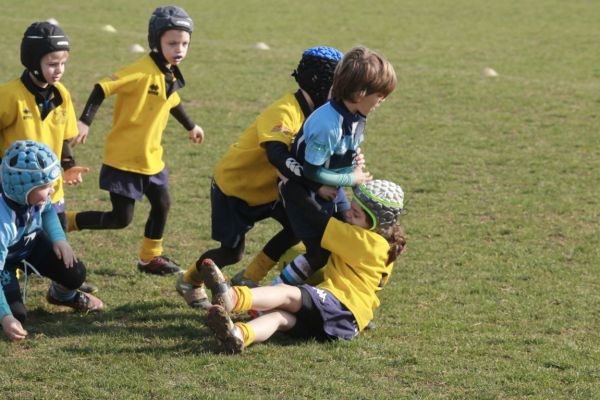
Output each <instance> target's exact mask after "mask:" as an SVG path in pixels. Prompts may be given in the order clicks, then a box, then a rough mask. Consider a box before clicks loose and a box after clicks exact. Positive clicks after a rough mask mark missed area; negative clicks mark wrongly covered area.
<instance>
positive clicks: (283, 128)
mask: <svg viewBox="0 0 600 400" xmlns="http://www.w3.org/2000/svg"><path fill="white" fill-rule="evenodd" d="M271 133H281V134H284V135H287V136H291V135H292V131H291V130H290V129H289V128H288V127H287V126H284V125H275V126H274V127H273V128H272V129H271Z"/></svg>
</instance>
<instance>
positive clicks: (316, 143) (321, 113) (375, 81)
mask: <svg viewBox="0 0 600 400" xmlns="http://www.w3.org/2000/svg"><path fill="white" fill-rule="evenodd" d="M396 82H397V79H396V73H395V72H394V68H393V67H392V65H391V64H390V63H389V62H388V61H387V60H385V59H384V58H383V57H382V56H380V55H379V54H377V53H376V52H374V51H372V50H370V49H367V48H365V47H355V48H353V49H352V50H350V51H349V52H348V53H346V54H345V55H344V58H343V59H342V61H341V62H340V63H339V65H338V66H337V68H336V71H335V74H334V78H333V85H332V87H331V100H330V101H329V102H327V103H326V104H325V105H323V106H322V107H320V108H319V109H317V110H316V111H315V112H314V113H313V114H312V115H311V116H310V117H309V118H308V119H307V120H306V123H305V124H304V127H303V129H302V132H301V133H300V134H299V135H298V136H297V137H296V140H295V142H294V147H293V150H292V152H293V154H294V155H295V156H296V158H297V159H298V160H302V162H303V167H304V173H305V175H306V177H307V178H308V179H310V180H313V181H315V182H318V183H320V184H322V185H328V186H333V187H337V188H339V196H338V198H337V199H336V201H327V200H324V199H322V198H320V197H318V196H315V195H314V192H312V191H311V190H310V189H307V190H308V191H309V194H310V195H311V196H312V197H313V198H314V200H315V201H316V202H317V203H318V204H319V205H320V207H321V209H322V211H323V212H324V213H326V214H327V215H332V214H335V213H336V212H338V213H339V212H344V211H346V210H347V209H348V208H349V207H348V205H347V204H348V203H347V200H346V199H345V196H344V195H343V194H344V192H343V187H351V186H356V185H360V184H361V183H364V182H367V181H369V180H371V179H372V177H371V174H370V173H369V172H366V171H365V170H364V168H365V160H364V156H363V155H362V154H361V153H360V147H359V146H360V144H361V142H362V141H363V138H364V130H365V126H366V122H367V115H369V113H371V112H372V111H373V110H375V109H376V108H377V107H378V106H379V105H380V104H381V103H382V102H383V101H384V100H385V98H386V97H387V96H388V95H389V94H390V93H392V92H393V91H394V89H395V88H396ZM288 200H290V199H288V198H286V197H284V204H286V213H287V215H288V218H289V221H290V224H291V225H292V228H293V230H294V233H295V234H296V236H297V237H298V238H300V239H301V240H302V242H303V243H304V245H305V246H306V254H303V255H299V256H297V257H296V258H295V259H294V260H293V261H292V262H291V263H290V264H288V265H287V266H285V267H284V268H283V270H282V271H281V274H280V275H279V277H277V278H276V279H275V280H274V281H273V283H281V282H284V283H287V284H292V285H298V284H300V283H302V282H304V281H305V280H306V279H307V278H308V277H310V276H311V275H312V274H313V273H314V272H315V271H316V270H318V269H320V268H321V267H322V266H323V265H324V264H325V262H326V261H327V258H328V257H329V253H328V252H327V251H326V250H324V249H323V248H322V247H321V245H320V241H321V237H320V235H319V232H318V230H316V229H315V228H314V227H313V226H312V225H311V223H310V222H309V221H308V220H307V219H306V218H305V216H304V214H303V212H302V210H301V209H298V208H297V207H296V205H295V204H296V202H294V201H288ZM344 200H345V201H344Z"/></svg>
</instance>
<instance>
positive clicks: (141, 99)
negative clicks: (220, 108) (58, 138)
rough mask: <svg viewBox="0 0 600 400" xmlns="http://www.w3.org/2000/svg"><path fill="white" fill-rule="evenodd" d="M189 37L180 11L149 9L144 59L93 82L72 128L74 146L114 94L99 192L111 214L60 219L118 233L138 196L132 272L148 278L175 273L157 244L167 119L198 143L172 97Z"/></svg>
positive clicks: (162, 216)
mask: <svg viewBox="0 0 600 400" xmlns="http://www.w3.org/2000/svg"><path fill="white" fill-rule="evenodd" d="M192 31H193V22H192V19H191V18H190V17H189V15H188V14H187V13H186V12H185V10H183V9H181V8H179V7H173V6H167V7H158V8H157V9H156V10H154V12H153V13H152V16H151V17H150V22H149V26H148V43H149V45H150V49H151V52H150V54H149V55H146V56H144V57H143V58H141V59H139V60H138V61H136V62H135V63H133V64H131V65H129V66H127V67H125V68H123V69H121V70H119V71H117V72H116V73H115V74H114V75H113V76H112V77H111V78H108V79H105V80H102V81H100V82H99V83H97V84H96V85H95V86H94V90H93V91H92V93H91V95H90V97H89V99H88V102H87V104H86V106H85V109H84V111H83V113H82V115H81V117H80V119H79V123H78V126H79V135H78V137H77V139H76V143H85V141H86V139H87V135H88V131H89V126H90V124H91V123H92V120H93V118H94V116H95V114H96V111H97V110H98V108H99V107H100V105H101V104H102V101H103V100H104V99H105V98H106V97H108V96H111V95H113V94H116V96H117V99H116V102H115V106H114V114H113V126H112V129H111V131H110V133H109V134H108V136H107V137H106V141H105V145H104V162H103V165H102V169H101V171H100V188H101V189H104V190H107V191H109V192H110V200H111V203H112V210H111V211H109V212H102V211H84V212H78V213H68V215H67V218H68V225H69V226H68V228H69V230H82V229H122V228H125V227H126V226H128V225H129V224H130V223H131V221H132V218H133V211H134V205H135V201H136V200H140V199H141V198H142V197H143V196H146V197H147V198H148V200H149V201H150V206H151V209H150V215H149V217H148V220H147V222H146V226H145V230H144V238H143V241H142V246H141V250H140V256H139V261H138V264H137V267H138V269H139V270H140V271H141V272H145V273H150V274H157V275H165V274H170V273H174V272H178V271H180V270H181V268H180V267H179V266H178V265H177V264H176V263H175V262H173V261H172V260H169V258H168V257H166V256H164V255H163V246H162V243H163V233H164V229H165V225H166V222H167V214H168V212H169V207H170V204H171V199H170V196H169V191H168V170H167V168H166V167H165V163H164V161H163V148H162V144H161V139H162V134H163V131H164V129H165V127H166V125H167V120H168V118H169V114H171V115H173V116H174V117H175V119H177V120H178V121H179V122H180V123H181V125H183V127H184V128H185V129H186V130H187V131H188V132H189V139H190V140H191V141H192V142H193V143H202V142H203V141H204V131H203V130H202V128H201V127H199V126H198V125H196V124H195V123H194V122H193V121H192V120H191V119H190V117H189V116H188V115H187V114H186V112H185V111H184V109H183V105H182V104H181V99H180V97H179V95H178V94H177V90H179V89H181V88H183V87H184V85H185V81H184V79H183V76H182V75H181V72H180V70H179V68H178V67H177V66H178V65H179V64H180V63H181V62H182V61H183V59H184V58H185V56H186V55H187V52H188V47H189V44H190V38H191V33H192Z"/></svg>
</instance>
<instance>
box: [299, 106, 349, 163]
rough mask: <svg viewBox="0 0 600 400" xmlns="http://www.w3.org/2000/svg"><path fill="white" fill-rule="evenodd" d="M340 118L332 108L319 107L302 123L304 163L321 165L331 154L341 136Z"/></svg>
mask: <svg viewBox="0 0 600 400" xmlns="http://www.w3.org/2000/svg"><path fill="white" fill-rule="evenodd" d="M340 118H341V116H340V115H339V114H338V113H337V112H335V110H333V109H332V108H325V107H321V108H319V109H318V110H317V111H315V113H313V115H311V116H310V117H309V118H308V119H307V120H306V122H305V123H304V128H303V130H304V141H305V143H306V149H305V151H304V161H306V162H308V163H309V164H312V165H317V166H318V165H323V164H325V163H326V162H327V160H329V158H330V157H331V155H332V154H333V152H334V150H335V148H336V145H337V142H338V140H339V137H341V134H342V128H341V123H340Z"/></svg>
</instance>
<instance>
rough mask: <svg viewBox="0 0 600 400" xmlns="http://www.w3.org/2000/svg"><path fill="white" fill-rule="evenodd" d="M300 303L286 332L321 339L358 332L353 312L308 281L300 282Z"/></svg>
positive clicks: (333, 338) (348, 337)
mask: <svg viewBox="0 0 600 400" xmlns="http://www.w3.org/2000/svg"><path fill="white" fill-rule="evenodd" d="M299 288H300V292H301V293H302V307H301V308H300V310H299V311H298V312H297V313H295V316H296V325H294V327H293V328H292V329H290V330H289V331H288V334H290V335H292V336H295V337H300V338H312V339H317V340H321V341H327V340H337V339H344V340H350V339H352V338H353V337H355V336H356V335H358V324H357V323H356V319H355V318H354V314H352V312H351V311H350V310H348V309H347V308H346V306H344V305H343V304H342V303H340V301H339V300H338V299H337V298H336V297H335V296H334V295H332V294H331V293H330V292H328V291H327V290H324V289H319V288H317V287H314V286H310V285H301V286H299Z"/></svg>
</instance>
